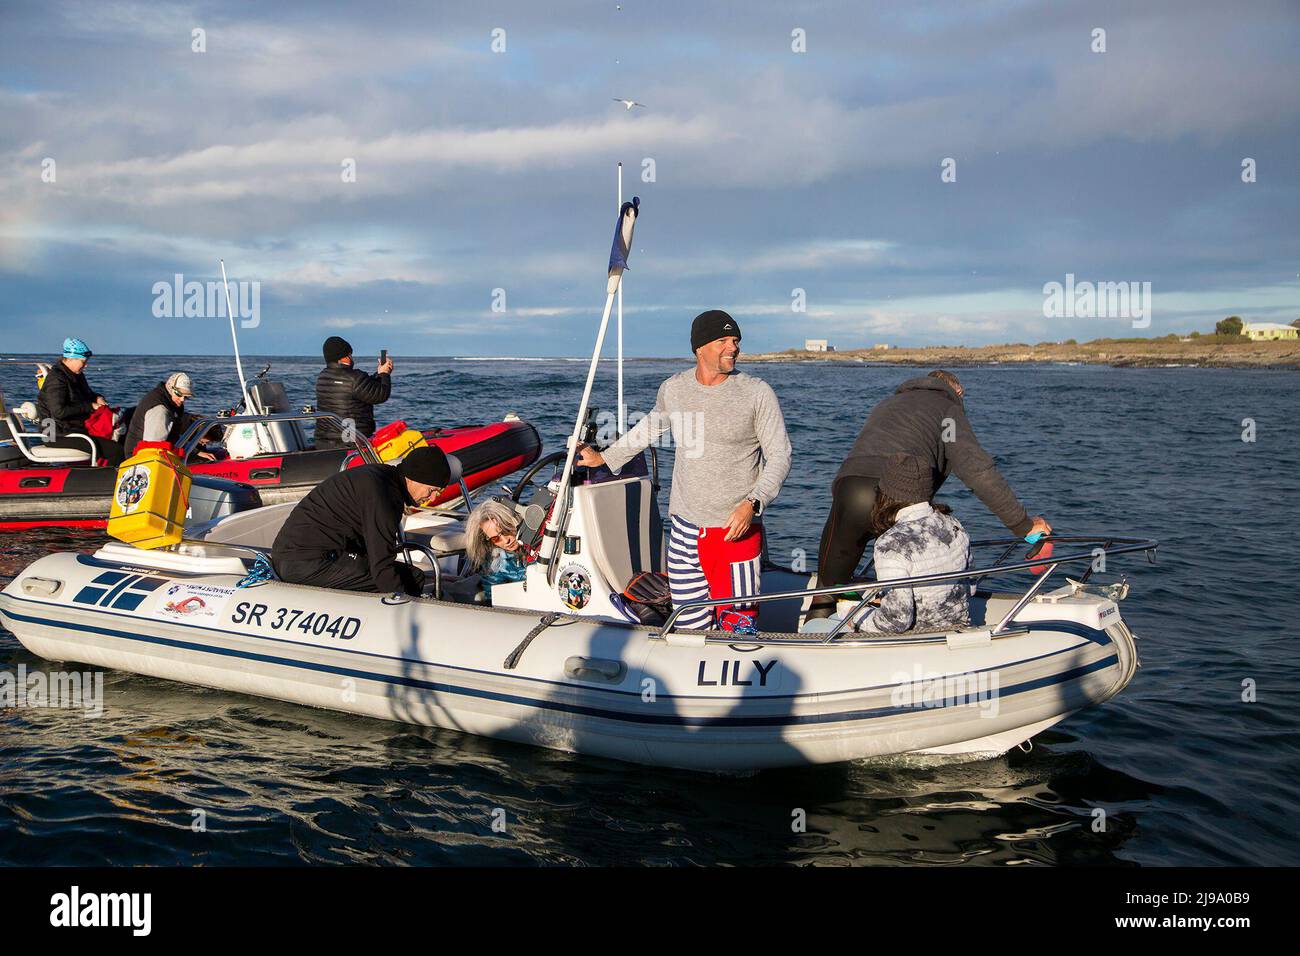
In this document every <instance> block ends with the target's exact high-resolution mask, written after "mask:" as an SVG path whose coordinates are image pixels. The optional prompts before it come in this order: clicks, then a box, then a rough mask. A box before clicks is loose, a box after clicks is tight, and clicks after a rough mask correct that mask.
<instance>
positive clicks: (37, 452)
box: [8, 403, 95, 465]
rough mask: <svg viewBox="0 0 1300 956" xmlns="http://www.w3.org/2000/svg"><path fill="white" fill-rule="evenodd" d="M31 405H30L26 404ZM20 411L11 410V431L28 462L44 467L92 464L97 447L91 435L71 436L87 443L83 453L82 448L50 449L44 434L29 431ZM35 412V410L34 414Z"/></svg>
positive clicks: (9, 419) (70, 436) (9, 421)
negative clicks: (19, 414)
mask: <svg viewBox="0 0 1300 956" xmlns="http://www.w3.org/2000/svg"><path fill="white" fill-rule="evenodd" d="M24 404H29V403H24ZM18 411H19V410H18V409H17V408H12V409H10V410H9V418H8V423H9V431H10V432H11V433H12V434H13V439H14V444H15V445H17V446H18V450H19V451H21V452H22V453H23V455H24V457H26V458H27V460H28V461H32V462H36V463H37V464H42V465H75V464H79V463H82V462H90V461H91V460H92V459H91V455H92V454H93V453H94V450H95V446H94V443H93V442H92V441H91V440H90V436H89V435H76V434H73V435H69V436H68V437H69V438H75V439H78V440H79V441H84V442H85V443H86V448H85V450H84V451H83V450H82V449H80V448H50V447H48V446H46V444H45V435H44V434H43V433H42V432H39V431H34V432H29V431H27V427H26V426H25V425H24V424H23V421H22V419H21V418H19V416H18ZM34 413H35V410H34V409H33V414H34Z"/></svg>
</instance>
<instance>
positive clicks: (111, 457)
mask: <svg viewBox="0 0 1300 956" xmlns="http://www.w3.org/2000/svg"><path fill="white" fill-rule="evenodd" d="M94 354H95V353H94V352H92V351H91V350H90V347H89V346H88V345H86V343H85V342H83V341H81V339H74V338H67V339H64V340H63V358H61V359H60V360H59V361H58V362H57V363H55V364H54V365H52V366H51V367H50V371H49V373H48V374H47V375H46V376H45V381H44V382H42V383H41V391H40V394H39V395H38V396H37V397H36V415H37V418H38V420H39V421H40V425H41V428H42V430H44V428H45V427H46V423H47V422H53V423H54V441H47V442H46V443H45V447H47V448H73V449H77V450H79V451H86V443H85V441H84V440H83V439H80V438H70V437H68V436H70V435H74V434H76V435H85V434H86V419H87V418H88V417H89V416H90V413H91V412H93V411H94V410H95V409H97V408H99V407H100V406H101V405H107V404H108V401H107V399H105V398H104V396H103V395H100V394H99V393H97V392H96V391H95V390H94V389H92V388H91V387H90V384H89V383H88V382H87V381H86V373H85V368H86V363H87V362H88V361H90V357H91V356H92V355H94ZM88 437H90V440H91V441H93V442H94V443H95V450H96V452H97V453H98V456H99V457H100V458H103V459H104V460H105V461H106V462H107V464H108V467H110V468H116V467H117V466H118V465H120V464H122V460H123V458H124V457H125V456H124V455H123V453H122V445H121V443H119V442H115V441H113V440H112V439H111V438H96V437H94V436H88ZM88 464H91V465H93V464H95V462H93V461H92V462H88Z"/></svg>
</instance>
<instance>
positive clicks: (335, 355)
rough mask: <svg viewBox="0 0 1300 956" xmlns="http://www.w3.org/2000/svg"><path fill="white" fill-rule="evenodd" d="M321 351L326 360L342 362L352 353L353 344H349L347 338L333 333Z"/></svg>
mask: <svg viewBox="0 0 1300 956" xmlns="http://www.w3.org/2000/svg"><path fill="white" fill-rule="evenodd" d="M321 352H323V353H324V355H325V361H326V362H341V361H343V360H344V359H345V358H347V357H348V356H349V355H351V354H352V346H351V345H350V344H348V340H347V339H343V338H339V337H338V336H337V335H331V336H330V337H329V338H327V339H326V340H325V346H324V347H323V348H322V349H321Z"/></svg>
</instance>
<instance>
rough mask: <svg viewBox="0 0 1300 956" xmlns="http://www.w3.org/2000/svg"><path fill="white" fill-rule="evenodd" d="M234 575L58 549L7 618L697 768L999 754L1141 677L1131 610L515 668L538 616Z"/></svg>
mask: <svg viewBox="0 0 1300 956" xmlns="http://www.w3.org/2000/svg"><path fill="white" fill-rule="evenodd" d="M236 580H237V576H236V575H177V574H176V573H174V572H151V571H147V570H145V569H143V568H138V567H137V568H132V567H128V566H126V565H122V564H114V563H113V562H110V561H103V560H100V559H97V558H94V557H90V556H86V555H81V556H78V555H72V554H61V555H50V556H48V557H46V558H43V559H41V560H40V561H38V562H36V563H35V564H34V565H32V566H31V567H29V568H28V569H27V570H26V571H24V572H23V573H22V574H20V575H19V576H18V577H17V578H15V579H14V581H13V582H11V583H10V585H9V586H8V587H7V588H6V589H5V590H4V592H3V593H0V621H3V623H4V625H5V626H6V627H7V628H8V629H9V630H11V631H12V632H13V633H14V634H15V635H16V636H17V637H18V639H19V640H20V641H21V642H22V644H23V645H24V646H25V647H26V648H27V649H28V650H30V651H31V652H32V653H34V654H37V655H39V656H41V657H44V658H47V659H50V660H61V661H74V662H78V663H82V664H88V665H92V666H96V667H105V668H113V669H118V670H125V671H131V672H135V673H139V674H146V675H149V676H153V677H158V678H164V679H168V680H175V681H181V682H184V683H190V684H197V685H202V686H205V687H213V688H219V689H222V690H227V691H233V692H236V693H242V694H251V695H256V696H261V697H269V698H274V699H277V700H284V701H290V702H294V703H299V704H305V705H309V706H315V707H324V708H328V709H331V710H337V711H344V712H348V713H353V714H360V715H365V716H368V717H374V718H379V719H384V720H395V721H401V722H405V723H411V724H420V725H425V726H430V727H439V728H444V729H448V730H456V731H462V732H466V733H472V734H478V735H481V736H486V737H493V738H497V739H502V740H509V741H515V742H519V743H524V744H530V745H534V746H541V747H548V748H552V749H556V750H563V751H571V752H576V753H582V754H590V755H594V756H599V757H607V758H613V759H618V760H625V761H631V762H634V763H640V764H649V765H656V766H669V767H680V768H689V769H697V770H755V769H762V768H768V767H784V766H798V765H805V764H819V763H833V762H839V761H847V760H857V759H862V758H870V757H880V756H886V755H891V754H903V753H918V752H920V753H946V754H968V755H971V756H980V755H985V754H990V753H997V752H1002V751H1005V750H1007V749H1009V748H1010V747H1012V746H1014V745H1015V744H1017V743H1020V742H1022V741H1023V740H1026V739H1028V738H1029V737H1030V736H1032V735H1033V734H1035V733H1038V732H1040V731H1041V730H1042V729H1044V728H1045V727H1047V726H1050V725H1051V724H1052V723H1055V722H1056V721H1059V720H1061V719H1063V718H1064V717H1066V716H1068V715H1069V714H1071V713H1073V712H1075V711H1077V710H1079V709H1081V708H1083V707H1087V706H1090V705H1092V704H1096V703H1100V702H1102V701H1104V700H1106V699H1108V698H1109V697H1111V696H1113V695H1114V694H1115V693H1117V692H1118V691H1119V690H1120V689H1122V687H1123V686H1124V685H1125V684H1127V682H1128V680H1129V679H1130V678H1131V677H1132V674H1133V669H1134V668H1135V666H1136V656H1135V653H1134V649H1133V644H1132V638H1131V635H1130V634H1129V633H1128V630H1127V628H1126V627H1124V626H1123V625H1122V623H1121V622H1119V619H1118V614H1117V613H1116V614H1114V615H1113V618H1112V622H1111V623H1109V624H1108V625H1107V626H1106V627H1105V628H1104V629H1098V628H1095V627H1089V626H1087V625H1085V624H1081V623H1080V622H1079V621H1078V620H1066V619H1062V620H1058V621H1039V622H1035V623H1034V624H1033V626H1032V628H1031V629H1029V630H1027V631H1022V632H1020V633H1016V634H1012V635H1009V636H1006V637H999V638H994V639H989V640H987V641H984V642H983V643H980V642H974V643H972V642H971V641H970V640H969V639H966V640H964V641H961V642H958V645H956V646H955V645H953V644H952V643H950V642H949V641H948V640H946V639H945V638H944V637H943V636H937V637H931V638H918V639H909V640H900V641H897V642H891V643H885V644H863V645H854V646H841V645H830V646H827V645H813V646H810V645H807V644H780V643H767V644H752V645H740V644H731V645H728V644H713V643H710V644H706V645H703V646H689V645H685V644H675V643H669V642H666V641H663V640H659V639H655V638H654V636H653V632H652V631H651V630H650V629H647V628H644V627H640V626H634V625H630V624H623V623H617V622H612V621H602V620H595V619H583V618H570V619H561V620H559V621H557V622H556V623H555V624H554V625H552V626H550V627H546V628H543V629H542V630H541V631H540V633H539V634H538V635H537V636H536V637H535V638H534V640H533V641H532V643H531V644H530V645H529V646H528V647H527V649H526V650H525V651H524V652H523V653H522V655H521V656H520V657H519V660H518V663H517V666H515V667H513V668H511V667H507V666H506V664H505V661H506V658H507V657H508V656H509V655H510V654H511V652H512V651H514V650H515V649H516V648H517V647H518V646H519V645H520V643H521V642H522V641H523V640H524V639H525V637H526V636H527V635H528V634H529V632H530V631H532V630H533V629H534V628H535V627H536V626H537V625H538V624H539V623H540V617H539V615H538V614H537V613H536V612H529V611H515V610H509V609H492V608H486V607H480V606H476V605H464V604H452V603H449V602H441V601H432V600H424V599H419V600H411V601H400V602H397V603H393V601H392V599H390V598H384V597H381V596H380V595H366V594H340V593H338V592H333V591H327V590H323V589H318V588H312V587H307V586H301V585H286V584H282V583H279V582H271V583H269V584H266V585H262V586H258V587H254V588H249V589H243V590H240V589H236V588H234V587H233V584H234V582H235V581H236ZM51 582H54V583H51ZM55 583H57V593H54V594H47V593H45V592H46V591H48V590H49V589H50V588H51V587H54V586H55ZM136 595H140V597H138V598H137V597H136ZM187 595H189V596H193V595H205V596H206V597H207V598H208V601H207V605H206V607H205V608H204V609H203V610H204V612H205V613H204V614H203V615H201V616H197V617H196V616H194V615H192V614H187V613H186V612H183V611H177V610H174V609H173V610H168V607H169V605H171V606H173V607H174V606H175V605H177V604H178V602H179V603H184V602H183V600H182V599H183V598H185V597H186V596H187ZM124 596H125V597H124ZM132 602H134V607H133V608H131V609H126V605H127V604H131V603H132ZM322 621H324V624H322V623H321V622H322ZM277 622H278V623H277ZM304 624H305V626H304ZM317 631H320V633H316V632H317ZM106 704H107V706H111V701H110V702H106Z"/></svg>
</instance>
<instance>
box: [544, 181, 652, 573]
mask: <svg viewBox="0 0 1300 956" xmlns="http://www.w3.org/2000/svg"><path fill="white" fill-rule="evenodd" d="M640 210H641V197H639V196H633V197H632V201H631V202H625V203H623V205H622V206H620V207H619V210H618V223H617V224H616V225H615V226H614V245H613V247H612V248H611V249H610V252H609V279H608V281H607V282H606V283H605V311H604V313H603V314H602V315H601V317H600V331H599V332H597V333H596V347H595V348H594V349H592V352H591V364H590V365H589V366H588V367H587V384H586V387H585V388H583V390H582V402H581V403H580V404H579V405H578V417H577V418H576V419H575V420H574V422H573V434H572V435H570V436H569V444H568V454H566V455H565V458H564V472H563V474H562V475H561V476H560V486H559V488H557V489H556V492H555V507H554V508H553V509H552V510H551V518H550V521H548V522H547V526H546V538H545V539H544V540H543V544H542V547H543V549H545V550H546V553H545V554H543V555H542V556H541V560H542V561H543V562H544V563H545V564H546V565H547V579H548V580H550V579H551V578H552V577H553V573H554V570H555V552H556V547H557V545H558V544H559V529H560V526H561V525H562V524H563V523H564V517H565V512H567V511H568V509H569V502H568V500H567V497H566V496H567V495H568V492H569V482H570V480H571V479H572V477H573V457H574V455H575V454H576V453H577V449H578V442H579V441H581V439H582V430H583V426H584V425H585V424H586V421H587V406H588V405H589V404H590V402H591V386H592V384H593V383H594V382H595V380H596V367H597V365H599V364H600V352H601V349H602V348H604V345H605V331H606V330H607V329H608V328H609V313H610V311H611V310H612V309H613V308H614V299H615V297H616V296H617V294H618V288H619V285H620V283H621V282H622V279H623V270H624V269H626V268H627V257H628V254H629V253H630V252H631V251H632V230H633V229H634V228H635V227H636V219H637V214H638V213H639V212H640ZM548 541H549V542H550V546H549V548H548V547H547V544H546V542H548Z"/></svg>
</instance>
